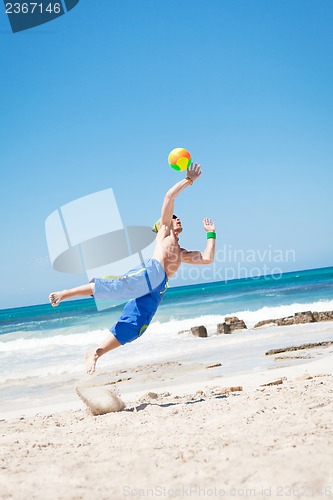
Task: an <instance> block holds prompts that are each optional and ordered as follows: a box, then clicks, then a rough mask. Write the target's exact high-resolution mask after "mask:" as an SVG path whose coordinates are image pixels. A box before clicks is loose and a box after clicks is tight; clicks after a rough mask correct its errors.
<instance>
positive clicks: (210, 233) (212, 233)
mask: <svg viewBox="0 0 333 500" xmlns="http://www.w3.org/2000/svg"><path fill="white" fill-rule="evenodd" d="M210 238H213V239H214V240H216V233H215V231H208V233H207V240H209V239H210Z"/></svg>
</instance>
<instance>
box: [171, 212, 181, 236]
mask: <svg viewBox="0 0 333 500" xmlns="http://www.w3.org/2000/svg"><path fill="white" fill-rule="evenodd" d="M172 229H173V232H174V233H175V234H179V233H181V232H182V230H183V228H182V223H181V221H180V218H179V217H177V216H176V215H174V216H173V217H172Z"/></svg>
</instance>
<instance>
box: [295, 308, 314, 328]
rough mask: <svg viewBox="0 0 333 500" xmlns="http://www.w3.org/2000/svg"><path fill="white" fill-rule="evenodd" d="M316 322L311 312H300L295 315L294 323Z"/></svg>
mask: <svg viewBox="0 0 333 500" xmlns="http://www.w3.org/2000/svg"><path fill="white" fill-rule="evenodd" d="M314 321H315V319H314V317H313V314H312V312H311V311H305V312H299V313H295V314H294V323H295V325H298V324H300V323H313V322H314Z"/></svg>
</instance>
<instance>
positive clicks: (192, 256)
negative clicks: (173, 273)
mask: <svg viewBox="0 0 333 500" xmlns="http://www.w3.org/2000/svg"><path fill="white" fill-rule="evenodd" d="M203 225H204V229H205V231H206V232H207V245H206V248H205V250H204V251H203V252H200V251H199V250H192V251H190V252H189V251H188V250H185V248H182V249H181V252H182V253H181V255H182V262H186V263H187V264H211V263H212V262H213V261H214V256H215V241H216V233H215V224H214V222H213V221H212V220H210V219H209V218H208V217H206V218H205V219H204V220H203Z"/></svg>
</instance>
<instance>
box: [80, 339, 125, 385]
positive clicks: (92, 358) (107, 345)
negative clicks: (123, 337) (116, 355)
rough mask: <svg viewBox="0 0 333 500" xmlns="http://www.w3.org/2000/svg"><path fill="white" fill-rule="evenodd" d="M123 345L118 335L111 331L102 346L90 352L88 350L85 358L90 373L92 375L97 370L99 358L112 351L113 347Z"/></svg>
mask: <svg viewBox="0 0 333 500" xmlns="http://www.w3.org/2000/svg"><path fill="white" fill-rule="evenodd" d="M119 346H121V344H120V342H118V340H117V339H116V337H115V336H114V335H113V334H112V333H110V335H108V336H107V338H106V339H105V340H104V342H103V343H102V344H101V346H100V347H97V348H96V349H92V350H91V351H89V352H86V354H85V358H86V368H87V373H89V375H92V374H93V373H94V372H95V367H96V363H97V360H98V358H100V357H101V356H103V354H106V353H107V352H109V351H112V349H115V348H116V347H119Z"/></svg>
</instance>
